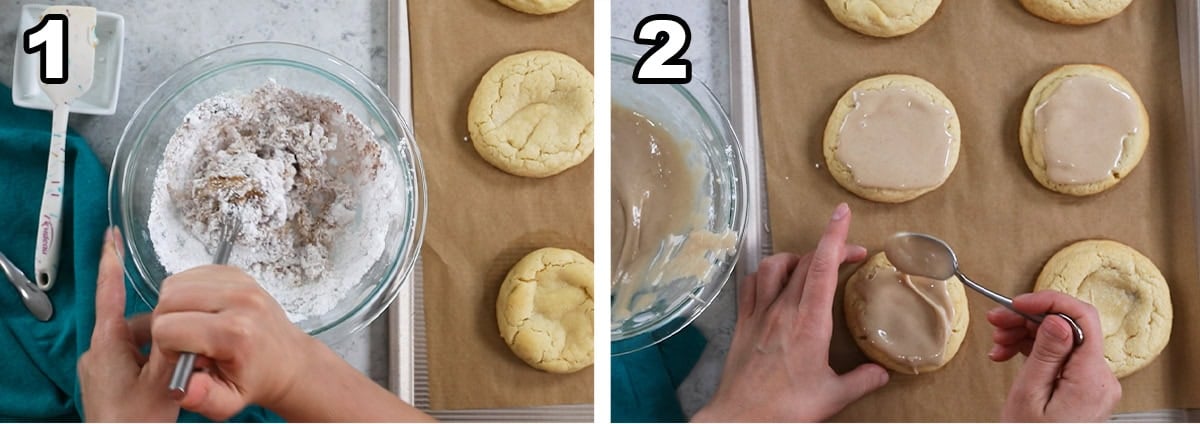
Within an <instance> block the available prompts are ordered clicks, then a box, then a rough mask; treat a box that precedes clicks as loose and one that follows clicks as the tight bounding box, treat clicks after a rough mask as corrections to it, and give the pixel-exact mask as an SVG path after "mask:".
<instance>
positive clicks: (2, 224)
mask: <svg viewBox="0 0 1200 424" xmlns="http://www.w3.org/2000/svg"><path fill="white" fill-rule="evenodd" d="M0 99H3V100H0V199H2V202H3V204H2V205H0V252H4V254H5V255H6V256H8V258H9V259H11V260H12V261H13V263H15V264H16V265H17V267H18V268H20V269H21V270H22V271H24V272H25V273H26V275H29V276H32V275H33V274H32V271H33V252H34V238H35V237H36V235H37V225H38V216H37V215H38V212H39V209H40V208H41V202H42V187H43V185H44V180H45V177H46V155H47V153H48V151H49V148H50V124H51V122H50V121H51V117H50V113H49V112H44V111H35V110H29V109H22V108H18V107H16V106H13V104H12V101H11V99H12V94H11V91H10V89H9V88H8V87H5V86H4V85H0ZM66 163H67V165H66V187H65V188H64V192H63V210H62V229H61V231H62V245H61V250H60V253H59V264H58V280H57V282H56V283H55V286H54V288H53V289H51V290H50V299H51V302H53V304H54V317H53V318H52V319H51V320H50V321H48V322H40V321H38V320H37V319H35V318H34V317H33V315H31V314H30V313H29V311H27V310H26V309H25V306H24V304H22V303H21V300H20V296H19V295H18V294H17V291H16V290H15V289H14V288H13V287H12V285H11V284H8V283H7V282H3V281H0V352H3V353H4V360H0V420H22V421H24V420H79V419H80V417H82V416H83V405H82V401H81V398H80V396H79V384H78V379H77V377H76V372H75V363H76V361H77V360H78V359H79V355H80V354H81V353H83V352H84V351H86V350H87V348H88V346H89V345H90V343H91V337H92V327H93V325H94V322H95V304H94V296H95V293H96V283H95V282H96V272H97V268H98V266H99V263H100V248H101V243H102V241H103V239H104V231H105V229H106V228H107V227H108V204H107V195H108V189H107V187H108V175H107V173H106V172H105V170H104V167H103V166H101V165H100V161H99V160H97V159H96V155H95V154H93V153H92V151H91V149H89V148H88V145H87V142H86V141H84V139H83V138H82V137H80V136H79V134H76V133H74V132H68V136H67V157H66ZM0 278H2V277H0ZM125 290H126V314H127V315H134V314H138V313H144V312H147V311H149V308H148V307H147V306H146V305H145V304H144V303H143V302H142V301H141V299H139V298H138V296H137V294H136V292H134V291H133V287H130V286H129V284H128V282H127V283H126V288H125ZM111 389H112V390H121V388H119V387H113V388H111ZM163 390H166V388H164V389H163ZM179 419H180V421H202V420H203V417H200V416H198V415H196V414H191V413H186V412H185V413H183V414H181V415H180V417H179ZM233 420H234V421H262V420H272V421H277V420H279V417H277V416H275V415H274V414H271V413H270V412H268V411H266V410H265V409H262V408H257V407H252V408H247V409H246V410H245V411H243V412H242V413H241V414H239V415H238V416H237V417H235V418H234V419H233Z"/></svg>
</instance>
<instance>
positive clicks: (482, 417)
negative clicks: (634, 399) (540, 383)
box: [388, 0, 594, 422]
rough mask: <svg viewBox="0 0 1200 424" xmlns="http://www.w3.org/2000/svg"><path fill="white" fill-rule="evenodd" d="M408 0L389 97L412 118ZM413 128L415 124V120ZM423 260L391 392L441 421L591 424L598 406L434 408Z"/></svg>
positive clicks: (395, 40)
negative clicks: (428, 351)
mask: <svg viewBox="0 0 1200 424" xmlns="http://www.w3.org/2000/svg"><path fill="white" fill-rule="evenodd" d="M409 40H410V38H409V25H408V2H407V1H406V0H392V1H390V2H388V95H389V96H391V98H392V101H393V102H395V103H396V106H397V107H398V108H399V109H400V112H401V113H402V114H403V115H404V116H405V117H406V118H409V119H411V117H412V116H413V114H412V73H411V62H410V55H409ZM409 125H413V123H412V122H409ZM421 277H422V272H421V261H420V260H418V261H417V265H416V267H415V268H414V272H413V275H412V277H411V278H410V280H409V281H406V282H405V284H404V285H403V287H402V289H401V292H400V295H399V296H398V297H397V299H396V302H395V303H393V304H392V305H391V307H390V308H388V326H389V331H388V357H389V363H388V368H389V372H388V377H389V386H390V390H391V391H392V392H393V393H395V394H396V395H397V396H399V397H400V398H401V399H403V400H404V401H406V402H409V403H410V404H412V405H414V406H416V407H417V408H419V409H421V410H423V411H425V412H426V413H429V414H430V415H432V416H433V417H434V418H437V419H438V420H441V421H476V422H485V421H497V422H591V421H592V415H593V409H594V407H593V406H592V405H590V404H585V405H555V406H544V407H532V408H509V409H474V410H454V411H436V410H431V409H430V401H429V362H428V355H427V350H426V346H425V312H424V302H423V300H424V299H423V294H424V290H422V278H421Z"/></svg>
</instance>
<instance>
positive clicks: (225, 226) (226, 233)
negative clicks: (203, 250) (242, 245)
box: [168, 214, 242, 398]
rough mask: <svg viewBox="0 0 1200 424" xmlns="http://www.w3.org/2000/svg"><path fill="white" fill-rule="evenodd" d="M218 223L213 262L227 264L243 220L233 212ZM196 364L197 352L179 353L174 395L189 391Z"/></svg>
mask: <svg viewBox="0 0 1200 424" xmlns="http://www.w3.org/2000/svg"><path fill="white" fill-rule="evenodd" d="M217 225H218V226H220V232H219V234H218V236H219V238H220V243H219V244H217V252H216V254H214V255H213V264H216V265H225V264H226V263H227V262H229V251H230V250H232V249H233V242H234V240H235V239H237V237H238V235H239V234H241V232H242V221H241V220H240V219H237V217H235V216H233V214H224V215H222V216H221V218H220V221H218V223H217ZM195 366H196V354H195V353H192V352H184V353H182V354H180V355H179V362H178V363H176V364H175V372H174V373H172V374H171V384H170V386H168V388H169V389H170V390H171V394H172V395H175V396H176V397H177V398H178V397H183V395H184V393H187V384H188V380H189V379H191V378H192V368H193V367H195Z"/></svg>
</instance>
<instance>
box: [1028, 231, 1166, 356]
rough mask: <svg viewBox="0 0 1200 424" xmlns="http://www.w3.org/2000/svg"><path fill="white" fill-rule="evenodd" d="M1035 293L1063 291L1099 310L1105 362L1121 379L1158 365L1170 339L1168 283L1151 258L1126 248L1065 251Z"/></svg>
mask: <svg viewBox="0 0 1200 424" xmlns="http://www.w3.org/2000/svg"><path fill="white" fill-rule="evenodd" d="M1034 290H1056V291H1060V292H1063V293H1066V294H1068V295H1071V296H1074V297H1076V298H1078V299H1079V300H1082V301H1084V302H1088V303H1090V304H1092V305H1093V306H1095V307H1096V310H1097V311H1098V312H1099V313H1100V327H1101V328H1102V329H1103V331H1104V359H1106V360H1107V361H1108V366H1109V367H1110V368H1112V370H1113V373H1114V374H1116V375H1117V377H1118V378H1120V377H1124V376H1127V375H1129V374H1133V373H1134V372H1136V371H1137V370H1140V369H1142V367H1144V366H1146V364H1149V363H1150V362H1151V361H1153V360H1154V358H1155V357H1157V356H1158V354H1159V353H1160V352H1162V350H1163V347H1165V346H1166V345H1167V341H1169V340H1170V338H1171V320H1172V319H1173V316H1174V313H1173V312H1172V309H1171V290H1170V288H1168V287H1167V281H1166V279H1165V278H1163V275H1162V273H1161V272H1159V271H1158V268H1157V267H1155V266H1154V263H1153V262H1150V259H1148V258H1146V257H1145V256H1143V255H1142V254H1141V253H1139V252H1138V251H1137V250H1134V249H1133V248H1132V247H1129V246H1126V245H1124V244H1121V243H1117V242H1115V241H1109V240H1085V241H1081V242H1078V243H1075V244H1072V245H1070V246H1067V247H1066V248H1063V249H1062V250H1060V251H1058V253H1055V254H1054V256H1053V257H1051V258H1050V261H1049V262H1046V266H1045V267H1043V268H1042V273H1041V275H1039V276H1038V279H1037V285H1036V286H1035V287H1034ZM1084 337H1091V336H1090V335H1088V334H1084Z"/></svg>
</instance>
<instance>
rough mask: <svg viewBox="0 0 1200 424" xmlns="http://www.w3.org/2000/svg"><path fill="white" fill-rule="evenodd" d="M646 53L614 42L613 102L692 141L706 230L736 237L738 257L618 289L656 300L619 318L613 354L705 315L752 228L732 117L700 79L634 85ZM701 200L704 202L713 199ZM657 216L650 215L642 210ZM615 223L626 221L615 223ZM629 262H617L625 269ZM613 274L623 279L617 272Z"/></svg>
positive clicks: (614, 326) (618, 154) (640, 47)
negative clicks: (700, 271) (695, 274)
mask: <svg viewBox="0 0 1200 424" xmlns="http://www.w3.org/2000/svg"><path fill="white" fill-rule="evenodd" d="M647 48H648V46H645V45H640V44H635V43H633V42H631V41H627V40H623V39H619V38H613V39H612V103H613V105H614V106H621V107H624V108H626V109H629V110H632V111H634V112H637V113H639V114H641V115H643V116H645V117H647V118H648V119H649V120H650V121H653V122H654V123H655V124H657V125H662V126H664V128H665V129H666V130H667V132H669V133H670V134H671V135H673V136H674V137H675V138H676V139H677V140H678V141H679V142H682V143H693V145H692V146H690V147H691V149H690V156H689V157H688V158H687V163H688V165H689V166H694V167H695V168H696V169H697V170H699V171H700V172H701V174H700V175H701V178H700V180H701V184H700V186H701V188H700V192H698V193H697V196H701V195H707V196H708V197H710V198H711V199H712V201H711V202H710V203H709V204H707V205H705V206H707V208H706V209H705V210H701V211H700V213H702V214H704V215H706V216H707V217H708V225H707V227H706V228H705V229H707V230H708V231H710V232H713V233H718V234H720V233H723V232H726V231H728V232H731V233H733V234H734V235H735V236H736V240H735V242H734V245H733V246H734V247H733V251H732V252H729V254H727V255H722V256H718V257H717V258H715V259H714V260H713V261H712V267H711V268H710V269H709V272H708V273H706V274H705V275H706V277H707V278H704V279H700V278H687V279H680V280H679V281H664V282H660V284H656V285H653V286H651V287H644V286H639V287H631V286H633V285H619V286H617V287H613V297H612V300H613V302H616V301H617V299H619V298H626V299H635V298H638V297H642V298H643V299H650V300H653V302H652V303H649V302H647V303H649V304H645V303H642V304H639V305H637V307H633V308H630V309H629V313H620V314H618V313H617V312H614V313H613V314H612V323H611V324H612V326H611V335H612V342H613V343H612V353H613V355H622V354H626V353H630V352H634V351H637V350H641V349H644V348H647V347H650V346H653V345H654V344H656V343H658V342H661V341H663V340H665V339H666V338H668V337H670V336H672V335H674V334H675V333H676V332H678V331H679V330H682V329H683V328H684V327H686V326H687V325H688V324H690V323H691V322H692V320H695V319H696V317H698V316H700V314H701V313H702V312H704V309H705V308H707V307H708V305H709V304H710V303H712V301H713V299H714V298H716V297H717V294H718V293H720V292H721V288H722V287H724V286H725V282H726V281H728V280H729V278H730V275H731V274H732V273H733V267H734V265H735V264H736V263H737V258H738V249H739V248H740V246H741V240H742V232H743V227H744V226H745V224H746V191H747V182H746V181H747V180H746V163H745V161H744V160H743V159H742V150H741V145H740V144H739V142H738V139H737V136H735V135H734V133H733V127H732V126H731V125H730V123H729V118H728V117H727V115H726V114H725V111H724V110H723V109H722V108H721V104H720V102H718V101H717V98H716V97H715V96H713V94H712V92H711V91H709V89H708V87H705V86H704V84H703V83H701V82H700V81H699V80H696V79H693V80H692V81H691V82H689V83H687V84H636V83H634V82H633V78H632V76H633V68H634V65H635V64H636V63H637V61H638V59H639V58H640V57H641V55H642V54H643V53H644V52H645V51H646V49H647ZM618 160H621V152H617V151H614V152H613V161H618ZM614 172H615V171H614ZM696 203H697V205H704V204H705V203H706V202H696ZM698 207H699V206H698ZM654 212H655V211H645V210H643V211H642V212H641V213H642V214H647V213H654ZM622 215H623V214H622ZM613 225H614V226H617V225H623V223H616V222H614V223H613ZM613 243H614V245H615V244H616V243H618V241H616V240H614V241H613ZM649 253H650V254H655V255H660V254H670V253H668V252H649ZM612 257H613V260H614V261H618V260H619V258H621V254H620V253H619V252H613V256H612ZM628 265H629V264H624V263H617V264H616V266H617V269H618V270H621V269H623V267H626V266H628ZM613 275H614V276H615V275H617V271H614V273H613ZM622 290H636V291H638V292H637V293H633V294H632V295H629V294H628V293H626V295H627V296H624V297H622V296H621V291H622ZM630 303H637V302H630ZM620 307H622V306H620V305H613V310H614V311H617V310H619V309H620ZM639 336H641V337H639Z"/></svg>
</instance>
